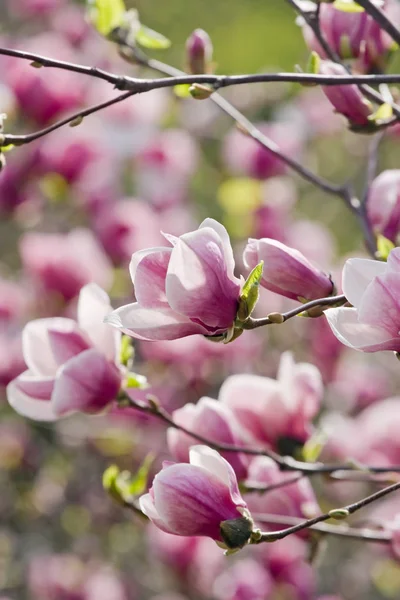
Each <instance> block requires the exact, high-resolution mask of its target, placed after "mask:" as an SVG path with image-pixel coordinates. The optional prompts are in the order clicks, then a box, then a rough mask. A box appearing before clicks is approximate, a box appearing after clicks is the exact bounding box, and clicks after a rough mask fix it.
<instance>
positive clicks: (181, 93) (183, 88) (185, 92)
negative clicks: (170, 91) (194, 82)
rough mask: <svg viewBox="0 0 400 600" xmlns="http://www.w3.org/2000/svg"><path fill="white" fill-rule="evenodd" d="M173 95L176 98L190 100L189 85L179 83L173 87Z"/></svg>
mask: <svg viewBox="0 0 400 600" xmlns="http://www.w3.org/2000/svg"><path fill="white" fill-rule="evenodd" d="M174 93H175V96H178V98H190V97H191V95H192V94H191V93H190V83H181V84H180V85H175V86H174Z"/></svg>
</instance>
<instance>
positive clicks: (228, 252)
mask: <svg viewBox="0 0 400 600" xmlns="http://www.w3.org/2000/svg"><path fill="white" fill-rule="evenodd" d="M204 227H209V228H210V229H213V230H214V231H215V232H216V233H217V234H218V236H219V238H220V239H221V242H222V250H223V254H224V258H225V264H226V267H227V273H228V276H229V277H230V278H231V279H232V281H233V282H235V283H236V281H237V280H236V277H235V276H234V274H233V272H234V270H235V258H234V256H233V250H232V245H231V240H230V237H229V234H228V232H227V230H226V229H225V227H224V226H223V225H222V224H221V223H219V222H218V221H216V220H215V219H210V218H207V219H204V221H203V222H202V223H201V224H200V226H199V229H203V228H204Z"/></svg>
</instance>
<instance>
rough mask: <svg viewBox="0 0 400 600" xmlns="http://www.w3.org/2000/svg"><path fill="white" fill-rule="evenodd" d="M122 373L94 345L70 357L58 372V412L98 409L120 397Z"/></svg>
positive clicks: (55, 395) (55, 400) (55, 399)
mask: <svg viewBox="0 0 400 600" xmlns="http://www.w3.org/2000/svg"><path fill="white" fill-rule="evenodd" d="M120 385H121V374H120V372H119V371H118V369H117V368H116V366H115V365H114V364H113V363H111V362H109V361H107V360H106V359H105V357H104V355H103V354H101V353H100V352H98V351H97V350H95V349H94V348H91V349H90V350H85V352H81V354H78V355H77V356H74V357H73V358H71V360H69V361H68V362H67V363H65V365H64V366H63V367H62V368H61V369H60V371H59V372H58V373H57V378H56V382H55V385H54V391H53V395H52V404H53V407H54V412H55V413H56V414H57V415H58V416H62V415H65V414H67V413H70V412H73V411H77V410H79V411H82V412H97V411H99V410H102V409H103V408H104V407H105V406H107V405H108V404H110V402H112V401H113V400H115V399H116V397H117V394H118V391H119V388H120Z"/></svg>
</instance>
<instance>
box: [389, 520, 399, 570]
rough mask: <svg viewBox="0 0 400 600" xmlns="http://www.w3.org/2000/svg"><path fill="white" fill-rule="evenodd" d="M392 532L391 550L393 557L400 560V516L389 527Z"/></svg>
mask: <svg viewBox="0 0 400 600" xmlns="http://www.w3.org/2000/svg"><path fill="white" fill-rule="evenodd" d="M389 527H390V530H391V532H392V541H391V550H392V553H393V556H394V557H395V558H396V559H397V560H398V561H399V560H400V514H397V515H396V517H395V519H394V521H392V522H391V523H390V525H389Z"/></svg>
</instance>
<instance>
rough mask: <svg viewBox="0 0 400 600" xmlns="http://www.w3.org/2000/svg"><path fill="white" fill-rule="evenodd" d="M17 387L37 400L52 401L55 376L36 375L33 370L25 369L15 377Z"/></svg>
mask: <svg viewBox="0 0 400 600" xmlns="http://www.w3.org/2000/svg"><path fill="white" fill-rule="evenodd" d="M14 382H15V385H16V387H17V388H18V389H19V390H20V391H21V392H23V393H24V394H25V395H26V396H29V397H30V398H34V399H36V400H48V401H50V398H51V394H52V392H53V388H54V377H51V376H50V377H45V376H43V375H35V374H34V373H32V372H31V371H24V373H21V375H19V376H18V377H17V378H16V379H14Z"/></svg>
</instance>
